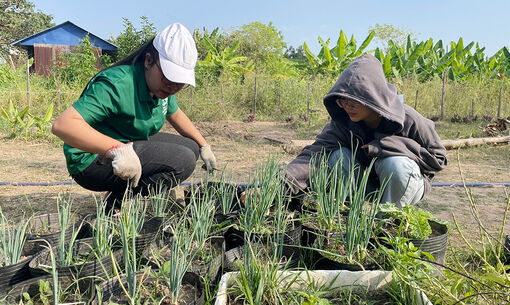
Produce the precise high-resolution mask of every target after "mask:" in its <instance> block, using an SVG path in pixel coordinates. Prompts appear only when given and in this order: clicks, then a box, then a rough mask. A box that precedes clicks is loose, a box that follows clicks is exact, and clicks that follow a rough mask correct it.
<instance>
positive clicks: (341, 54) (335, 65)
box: [303, 30, 375, 75]
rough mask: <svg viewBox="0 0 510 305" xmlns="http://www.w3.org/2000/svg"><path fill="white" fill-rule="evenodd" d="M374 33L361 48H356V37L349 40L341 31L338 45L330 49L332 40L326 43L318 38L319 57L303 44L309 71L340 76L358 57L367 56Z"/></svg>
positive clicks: (369, 35)
mask: <svg viewBox="0 0 510 305" xmlns="http://www.w3.org/2000/svg"><path fill="white" fill-rule="evenodd" d="M374 35H375V34H374V32H370V33H369V34H368V36H367V37H366V38H365V40H364V41H363V42H362V43H361V45H360V46H359V47H357V46H356V40H355V39H354V36H351V39H350V40H348V39H347V36H346V35H345V33H344V32H343V31H342V30H341V31H340V35H339V37H338V40H337V42H336V45H335V46H334V47H333V48H331V49H330V48H329V44H330V42H331V39H327V40H326V41H324V40H323V39H322V38H321V37H320V36H319V37H318V41H319V44H320V45H321V49H320V51H319V54H318V55H315V54H314V53H313V52H312V51H311V50H310V48H309V47H308V45H307V44H306V42H304V43H303V50H304V52H305V56H306V59H307V66H306V68H307V70H308V71H309V72H310V73H312V74H332V75H338V74H339V73H340V72H342V71H343V70H344V69H345V68H346V67H347V66H348V65H349V64H350V63H351V62H352V61H353V60H354V59H355V58H356V57H358V56H360V55H362V54H365V53H367V52H364V51H365V49H366V48H367V47H368V45H369V44H370V42H371V41H372V39H373V37H374Z"/></svg>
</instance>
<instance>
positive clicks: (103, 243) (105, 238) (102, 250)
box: [93, 200, 115, 258]
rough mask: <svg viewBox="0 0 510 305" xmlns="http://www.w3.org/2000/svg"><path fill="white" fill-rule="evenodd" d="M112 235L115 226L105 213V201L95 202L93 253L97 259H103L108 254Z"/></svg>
mask: <svg viewBox="0 0 510 305" xmlns="http://www.w3.org/2000/svg"><path fill="white" fill-rule="evenodd" d="M114 234H115V224H114V222H113V221H112V219H111V217H110V216H109V215H108V213H107V212H106V201H103V200H101V201H98V202H96V219H95V222H94V230H93V238H94V252H95V254H96V256H97V257H98V258H101V257H105V256H106V255H108V254H109V253H110V251H111V244H112V241H113V236H114Z"/></svg>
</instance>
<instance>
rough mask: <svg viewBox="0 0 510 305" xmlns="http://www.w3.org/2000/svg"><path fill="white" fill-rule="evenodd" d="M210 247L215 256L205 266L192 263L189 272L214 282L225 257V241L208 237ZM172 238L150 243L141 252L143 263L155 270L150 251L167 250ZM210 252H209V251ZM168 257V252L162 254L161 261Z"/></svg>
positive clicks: (217, 237)
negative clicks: (165, 248)
mask: <svg viewBox="0 0 510 305" xmlns="http://www.w3.org/2000/svg"><path fill="white" fill-rule="evenodd" d="M209 241H210V247H213V248H214V249H215V252H214V253H216V255H215V256H214V257H213V259H212V260H210V261H209V262H208V263H207V264H201V263H199V262H196V261H194V262H192V263H191V268H190V270H189V271H190V272H193V273H196V274H197V275H199V276H201V277H204V278H207V280H208V281H209V282H215V281H216V280H217V279H218V275H219V273H220V270H221V269H222V267H223V261H224V257H225V239H224V237H223V236H211V237H209ZM171 243H172V238H170V239H166V240H157V241H155V242H153V243H151V244H150V245H149V246H148V247H147V249H146V250H145V251H144V252H143V254H142V255H143V257H144V261H145V262H144V263H143V264H145V265H147V266H150V267H151V268H153V269H157V268H158V265H157V263H156V262H154V257H153V256H152V253H153V252H152V251H153V250H155V251H160V250H162V249H163V248H164V247H167V249H168V250H169V249H170V247H171ZM209 252H210V251H209ZM165 255H166V256H168V255H170V254H169V253H168V252H166V253H162V259H163V260H165V258H166V256H165Z"/></svg>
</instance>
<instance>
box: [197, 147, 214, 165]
mask: <svg viewBox="0 0 510 305" xmlns="http://www.w3.org/2000/svg"><path fill="white" fill-rule="evenodd" d="M200 158H201V159H202V161H204V163H205V166H206V167H207V170H208V171H212V170H214V169H216V157H215V156H214V154H213V152H212V150H211V145H209V144H206V146H202V147H200Z"/></svg>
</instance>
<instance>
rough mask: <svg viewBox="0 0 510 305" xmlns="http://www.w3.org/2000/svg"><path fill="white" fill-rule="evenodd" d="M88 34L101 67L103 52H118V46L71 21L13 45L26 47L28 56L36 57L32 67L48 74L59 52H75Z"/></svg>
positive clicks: (36, 70) (38, 71)
mask: <svg viewBox="0 0 510 305" xmlns="http://www.w3.org/2000/svg"><path fill="white" fill-rule="evenodd" d="M87 35H88V36H89V40H90V42H91V43H92V46H93V47H92V48H93V49H94V54H95V55H96V57H97V58H98V62H97V65H98V68H100V62H99V57H100V56H101V55H102V54H103V53H110V54H112V53H113V52H116V51H117V46H116V45H114V44H112V43H110V42H108V41H106V40H104V39H102V38H100V37H98V36H96V35H94V34H92V33H90V32H89V31H87V30H85V29H83V28H81V27H79V26H77V25H75V24H74V23H72V22H70V21H66V22H64V23H61V24H59V25H56V26H54V27H52V28H49V29H46V30H44V31H41V32H39V33H36V34H34V35H31V36H29V37H26V38H23V39H21V40H18V41H15V42H13V43H12V44H11V45H13V46H18V47H21V48H24V49H26V50H27V52H28V57H29V58H31V57H33V58H34V65H33V66H32V67H31V70H32V71H35V73H37V74H43V75H48V74H49V72H50V71H51V67H52V65H53V63H54V62H55V59H56V55H57V53H59V52H73V51H74V50H75V49H76V48H77V47H78V46H79V45H80V40H82V39H83V38H84V37H85V36H87Z"/></svg>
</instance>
